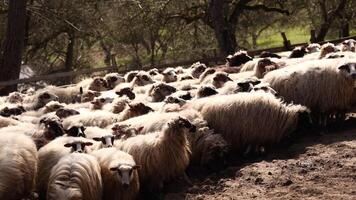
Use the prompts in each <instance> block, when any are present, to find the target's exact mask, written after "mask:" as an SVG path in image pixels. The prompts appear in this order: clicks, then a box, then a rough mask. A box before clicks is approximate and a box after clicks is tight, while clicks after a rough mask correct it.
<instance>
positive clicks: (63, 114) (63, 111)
mask: <svg viewBox="0 0 356 200" xmlns="http://www.w3.org/2000/svg"><path fill="white" fill-rule="evenodd" d="M79 114H80V113H79V112H78V111H76V110H74V109H69V108H60V109H58V110H57V111H56V115H57V116H58V117H59V118H61V119H64V118H67V117H69V116H72V115H79Z"/></svg>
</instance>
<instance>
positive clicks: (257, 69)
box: [231, 58, 280, 80]
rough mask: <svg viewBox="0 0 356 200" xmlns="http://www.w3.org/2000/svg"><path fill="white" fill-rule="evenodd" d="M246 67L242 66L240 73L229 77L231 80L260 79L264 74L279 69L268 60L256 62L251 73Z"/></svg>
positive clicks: (263, 59)
mask: <svg viewBox="0 0 356 200" xmlns="http://www.w3.org/2000/svg"><path fill="white" fill-rule="evenodd" d="M248 66H249V65H244V66H243V67H242V68H241V73H238V74H233V75H231V77H232V79H234V80H236V79H239V78H249V77H253V76H255V77H257V78H262V77H263V76H264V75H265V74H266V73H268V72H270V71H273V70H276V69H278V68H280V66H279V65H278V64H277V63H275V62H273V61H272V60H271V59H269V58H262V59H260V60H258V61H257V62H256V64H255V66H254V68H253V70H252V71H251V72H249V71H250V69H249V68H248Z"/></svg>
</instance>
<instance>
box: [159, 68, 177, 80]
mask: <svg viewBox="0 0 356 200" xmlns="http://www.w3.org/2000/svg"><path fill="white" fill-rule="evenodd" d="M162 75H163V77H162V79H161V80H160V81H162V82H165V83H171V82H176V81H177V80H178V76H177V73H176V71H175V69H173V68H167V69H165V70H164V71H163V72H162Z"/></svg>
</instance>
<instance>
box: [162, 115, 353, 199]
mask: <svg viewBox="0 0 356 200" xmlns="http://www.w3.org/2000/svg"><path fill="white" fill-rule="evenodd" d="M293 140H294V141H292V143H290V144H288V145H284V146H282V147H278V148H277V149H275V150H274V152H270V153H269V154H268V155H267V156H264V157H262V158H259V159H254V160H248V158H245V159H243V158H241V159H239V160H238V161H232V162H230V164H229V167H227V168H226V169H225V170H222V171H220V172H218V173H213V174H209V175H207V176H203V177H198V176H197V177H194V176H193V177H191V181H192V182H193V183H192V185H191V186H176V187H173V188H174V189H173V190H170V191H169V192H167V193H166V194H165V195H164V197H163V198H164V199H167V200H168V199H169V200H172V199H204V200H205V199H207V200H209V199H212V200H213V199H214V200H217V199H323V200H329V199H330V200H339V199H354V200H355V199H356V120H355V118H353V119H351V120H349V121H348V123H346V124H345V125H343V126H342V127H339V128H338V130H334V131H329V132H323V133H316V134H313V133H308V134H303V135H301V136H299V137H296V138H293ZM241 160H243V161H241Z"/></svg>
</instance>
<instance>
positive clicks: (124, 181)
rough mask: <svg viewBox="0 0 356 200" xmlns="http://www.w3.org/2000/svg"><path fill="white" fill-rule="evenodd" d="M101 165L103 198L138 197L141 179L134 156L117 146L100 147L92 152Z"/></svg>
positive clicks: (126, 199) (127, 198) (123, 198)
mask: <svg viewBox="0 0 356 200" xmlns="http://www.w3.org/2000/svg"><path fill="white" fill-rule="evenodd" d="M92 155H93V156H95V157H96V158H97V160H98V161H99V164H100V167H101V175H102V179H103V196H102V199H103V200H109V199H115V200H130V199H136V198H137V196H138V193H139V190H140V181H139V176H138V173H137V170H138V169H139V166H138V165H136V163H135V161H134V159H133V157H132V156H131V155H129V154H127V153H125V152H123V151H119V150H117V149H116V148H106V149H100V150H97V151H94V152H92Z"/></svg>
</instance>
